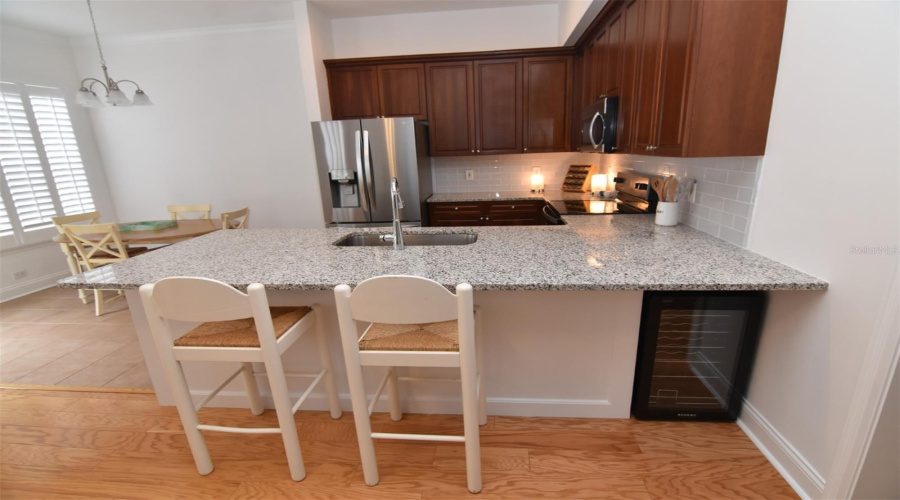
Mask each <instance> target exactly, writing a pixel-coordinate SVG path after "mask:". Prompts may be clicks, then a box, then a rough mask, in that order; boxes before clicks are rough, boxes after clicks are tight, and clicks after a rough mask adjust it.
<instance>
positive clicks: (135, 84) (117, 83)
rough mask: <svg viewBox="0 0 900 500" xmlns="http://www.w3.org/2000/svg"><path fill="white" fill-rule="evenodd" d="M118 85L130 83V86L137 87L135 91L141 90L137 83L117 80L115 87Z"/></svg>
mask: <svg viewBox="0 0 900 500" xmlns="http://www.w3.org/2000/svg"><path fill="white" fill-rule="evenodd" d="M120 83H130V84H132V85H134V86H135V87H137V90H141V86H140V85H138V84H137V82H135V81H133V80H119V81H117V82H116V85H117V86H118V85H119V84H120ZM141 92H143V90H141Z"/></svg>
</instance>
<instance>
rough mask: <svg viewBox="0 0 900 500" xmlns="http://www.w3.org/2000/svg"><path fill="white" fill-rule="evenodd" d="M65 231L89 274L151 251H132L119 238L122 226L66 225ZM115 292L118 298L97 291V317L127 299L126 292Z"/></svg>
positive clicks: (95, 292) (110, 224)
mask: <svg viewBox="0 0 900 500" xmlns="http://www.w3.org/2000/svg"><path fill="white" fill-rule="evenodd" d="M62 228H63V234H64V235H65V236H66V238H68V239H69V241H70V242H71V244H72V245H73V246H74V247H75V251H76V252H77V253H78V257H79V258H80V259H81V263H82V264H81V265H83V266H84V268H85V270H86V271H90V270H92V269H97V268H98V267H102V266H105V265H107V264H112V263H114V262H121V261H123V260H125V259H127V258H129V257H134V256H135V255H140V254H142V253H146V252H148V251H149V250H148V249H147V248H143V247H142V248H132V249H130V250H129V249H128V248H127V247H126V246H125V245H124V244H123V243H122V238H121V237H120V236H119V226H118V224H114V223H107V224H65V225H63V226H62ZM107 290H108V289H107ZM113 291H115V292H116V296H115V297H113V298H111V299H104V298H103V292H104V290H101V289H95V290H94V311H95V313H96V314H97V316H102V315H103V306H104V305H106V304H108V303H110V302H112V301H114V300H117V299H120V298H122V297H124V296H125V295H124V293H123V292H122V290H117V289H114V290H113Z"/></svg>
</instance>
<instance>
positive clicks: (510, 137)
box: [474, 59, 522, 154]
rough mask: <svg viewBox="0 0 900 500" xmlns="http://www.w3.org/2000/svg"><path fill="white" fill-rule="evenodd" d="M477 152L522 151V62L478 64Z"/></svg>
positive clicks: (501, 60) (476, 75)
mask: <svg viewBox="0 0 900 500" xmlns="http://www.w3.org/2000/svg"><path fill="white" fill-rule="evenodd" d="M474 65H475V66H474V68H475V152H476V153H478V154H503V153H520V152H522V60H521V59H497V60H492V61H475V63H474Z"/></svg>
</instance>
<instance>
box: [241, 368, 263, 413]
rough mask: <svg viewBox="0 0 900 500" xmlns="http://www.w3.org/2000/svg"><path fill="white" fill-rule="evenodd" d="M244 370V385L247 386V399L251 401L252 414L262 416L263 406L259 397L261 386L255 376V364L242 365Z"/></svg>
mask: <svg viewBox="0 0 900 500" xmlns="http://www.w3.org/2000/svg"><path fill="white" fill-rule="evenodd" d="M241 368H243V376H244V385H245V386H247V398H248V399H249V400H250V412H251V413H253V414H254V415H262V412H263V404H262V400H261V399H260V397H259V385H258V384H257V383H256V377H254V376H253V363H241Z"/></svg>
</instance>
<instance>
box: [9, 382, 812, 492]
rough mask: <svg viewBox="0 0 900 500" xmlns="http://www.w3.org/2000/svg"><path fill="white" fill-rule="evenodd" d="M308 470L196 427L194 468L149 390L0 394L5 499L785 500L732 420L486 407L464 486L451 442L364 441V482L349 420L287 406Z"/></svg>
mask: <svg viewBox="0 0 900 500" xmlns="http://www.w3.org/2000/svg"><path fill="white" fill-rule="evenodd" d="M200 419H201V421H202V422H204V423H207V424H213V425H242V426H276V425H277V421H276V418H275V414H274V412H273V411H266V412H265V413H264V414H263V415H261V416H259V417H254V416H253V415H251V414H250V411H249V410H241V409H219V408H207V409H203V410H201V412H200ZM295 420H296V422H297V427H298V429H299V432H300V438H301V441H302V448H303V455H304V461H305V463H306V467H307V477H306V479H304V480H303V481H301V482H294V481H291V480H290V476H289V473H288V469H287V460H286V458H285V456H284V448H283V446H282V444H281V437H280V436H278V435H235V434H221V433H206V436H207V437H206V441H207V444H208V446H209V449H210V454H211V455H212V459H213V463H214V465H215V470H214V471H213V472H212V474H210V475H209V476H200V475H199V474H197V471H196V469H195V468H194V463H193V460H192V458H191V453H190V450H189V448H188V447H187V441H186V440H185V437H184V434H183V433H182V432H181V424H180V422H179V420H178V416H177V413H176V411H175V409H174V408H171V407H160V406H158V405H157V404H156V399H155V396H154V395H152V394H123V393H102V392H100V393H92V392H67V391H33V390H0V497H2V498H3V499H4V500H6V499H14V498H41V499H47V498H78V497H80V498H85V497H90V498H135V499H142V498H216V499H222V498H232V499H238V498H259V499H277V498H312V499H318V498H322V499H326V498H327V499H352V498H360V499H376V500H377V499H398V500H405V499H409V500H426V499H428V500H430V499H455V498H465V497H472V498H481V499H498V498H515V499H519V498H592V499H595V498H616V499H674V498H685V499H687V498H690V499H697V498H700V499H703V498H709V499H722V498H760V499H762V498H765V499H776V498H797V496H796V494H795V493H794V492H793V490H791V488H790V487H789V486H788V484H787V483H786V482H785V480H784V479H783V478H781V476H779V474H778V473H777V472H776V471H775V469H774V468H773V467H772V466H771V464H769V463H768V461H766V459H765V458H764V457H763V456H762V454H761V453H760V452H759V450H757V449H756V447H755V446H754V445H753V444H752V443H751V442H750V440H749V439H748V438H747V436H745V435H744V434H743V432H742V431H741V430H740V429H739V428H738V427H737V425H735V424H731V423H699V422H641V421H635V420H596V419H562V418H519V417H499V416H491V417H489V419H488V424H487V425H486V426H484V427H482V430H481V436H482V464H483V469H484V471H483V476H484V490H483V491H482V493H480V494H479V495H470V494H468V492H467V491H466V477H465V465H464V463H465V462H464V460H465V458H464V452H463V447H462V445H461V444H459V445H457V444H442V443H440V444H434V443H413V442H410V443H404V442H385V441H376V454H377V456H378V464H379V472H380V475H381V482H380V483H379V484H378V485H377V486H374V487H368V486H366V485H365V483H364V482H363V477H362V470H361V467H360V462H359V454H358V449H357V446H356V433H355V428H354V425H353V416H352V415H351V414H350V413H344V416H343V417H342V418H341V419H339V420H332V419H331V418H330V417H329V415H328V414H327V413H326V412H306V411H301V412H298V413H297V415H296V418H295ZM374 422H375V423H374V430H375V431H381V432H387V431H397V430H399V429H404V431H408V432H428V433H435V434H437V433H442V434H450V433H461V431H462V420H461V417H459V416H453V415H414V414H408V415H404V418H403V420H402V421H400V422H392V421H391V420H390V418H388V417H387V416H386V415H385V414H376V416H375V417H374Z"/></svg>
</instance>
